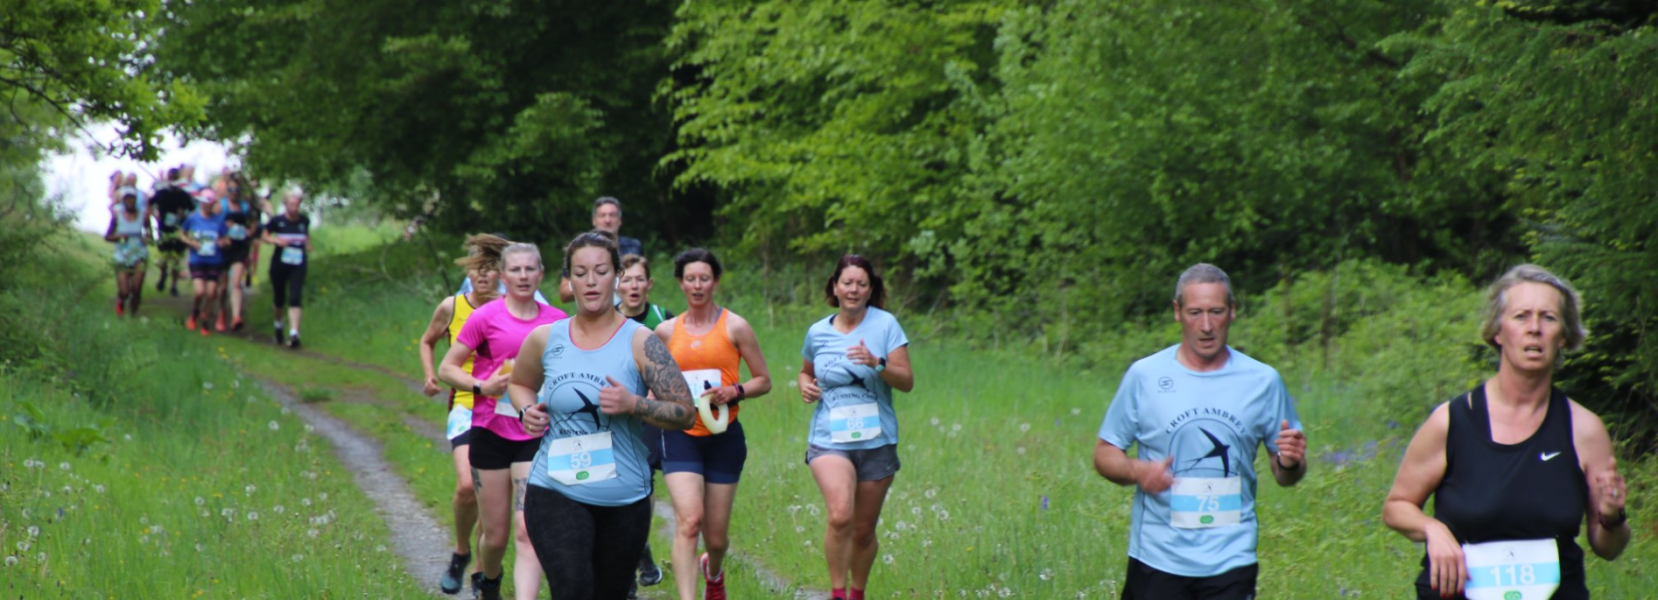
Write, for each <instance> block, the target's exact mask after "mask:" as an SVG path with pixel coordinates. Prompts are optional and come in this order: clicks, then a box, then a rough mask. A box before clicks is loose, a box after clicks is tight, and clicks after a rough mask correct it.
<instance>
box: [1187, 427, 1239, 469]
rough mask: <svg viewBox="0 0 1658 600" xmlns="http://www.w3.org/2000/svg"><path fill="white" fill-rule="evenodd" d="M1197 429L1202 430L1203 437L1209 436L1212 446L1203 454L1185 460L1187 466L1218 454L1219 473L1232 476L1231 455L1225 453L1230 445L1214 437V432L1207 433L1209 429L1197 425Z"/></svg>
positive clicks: (1229, 448)
mask: <svg viewBox="0 0 1658 600" xmlns="http://www.w3.org/2000/svg"><path fill="white" fill-rule="evenodd" d="M1197 430H1198V431H1201V432H1203V435H1204V437H1207V438H1209V443H1210V444H1212V445H1213V447H1212V448H1210V450H1209V453H1208V454H1205V455H1203V456H1200V457H1197V458H1194V459H1192V460H1190V461H1187V462H1186V466H1187V468H1190V467H1191V466H1192V465H1194V464H1197V463H1199V462H1202V461H1205V460H1209V459H1211V458H1215V457H1217V456H1218V457H1220V467H1221V473H1222V474H1223V476H1224V477H1231V476H1232V457H1231V456H1230V455H1229V454H1228V453H1227V451H1228V450H1231V449H1232V447H1231V446H1228V445H1226V444H1223V443H1221V441H1220V438H1218V437H1215V434H1213V433H1209V430H1207V429H1204V428H1202V427H1199V428H1198V429H1197Z"/></svg>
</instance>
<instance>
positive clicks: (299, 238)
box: [265, 192, 311, 349]
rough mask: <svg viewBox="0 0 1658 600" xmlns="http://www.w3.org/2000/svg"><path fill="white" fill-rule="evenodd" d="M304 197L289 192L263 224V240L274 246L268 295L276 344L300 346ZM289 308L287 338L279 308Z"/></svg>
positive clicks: (306, 246) (306, 237)
mask: <svg viewBox="0 0 1658 600" xmlns="http://www.w3.org/2000/svg"><path fill="white" fill-rule="evenodd" d="M303 199H304V197H303V196H302V195H300V193H299V192H288V195H287V196H286V197H284V198H283V199H282V207H283V208H284V209H285V212H283V213H282V214H281V215H277V216H276V217H272V218H271V220H270V222H269V223H266V224H265V243H267V244H270V245H271V246H273V247H274V250H273V251H272V252H271V267H270V277H271V292H272V293H271V298H272V299H273V300H274V301H275V303H276V308H275V309H274V310H272V311H271V315H272V316H273V317H274V318H275V319H276V343H277V345H281V344H282V343H283V342H284V341H286V342H287V344H288V347H289V348H294V349H298V348H299V316H300V312H301V310H300V303H301V301H302V300H303V299H304V296H305V267H306V264H307V263H309V262H310V256H311V217H310V216H308V215H306V214H305V213H303V212H300V209H299V204H300V201H301V200H303ZM284 307H286V308H287V309H288V337H287V339H286V340H284V339H283V336H282V309H283V308H284Z"/></svg>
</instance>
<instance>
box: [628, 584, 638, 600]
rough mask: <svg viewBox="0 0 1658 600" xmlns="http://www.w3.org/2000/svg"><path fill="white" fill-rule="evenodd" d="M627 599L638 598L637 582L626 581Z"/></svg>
mask: <svg viewBox="0 0 1658 600" xmlns="http://www.w3.org/2000/svg"><path fill="white" fill-rule="evenodd" d="M628 600H639V582H637V581H629V582H628Z"/></svg>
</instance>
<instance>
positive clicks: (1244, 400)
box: [1094, 264, 1307, 600]
mask: <svg viewBox="0 0 1658 600" xmlns="http://www.w3.org/2000/svg"><path fill="white" fill-rule="evenodd" d="M1234 309H1235V303H1234V301H1233V297H1232V284H1231V281H1230V279H1229V278H1228V277H1227V276H1226V273H1225V272H1224V271H1221V270H1220V268H1218V267H1215V266H1214V265H1209V264H1198V265H1194V266H1192V267H1191V268H1189V269H1187V270H1186V272H1184V273H1182V274H1181V275H1180V279H1179V281H1178V282H1177V283H1176V284H1175V293H1174V315H1175V321H1176V322H1178V323H1180V343H1179V344H1176V345H1174V346H1170V347H1169V348H1166V349H1164V350H1163V351H1161V352H1158V353H1156V354H1153V355H1151V356H1148V357H1146V358H1143V359H1141V360H1139V361H1137V362H1135V363H1134V364H1133V365H1132V366H1130V367H1129V368H1128V372H1127V373H1125V374H1124V375H1123V380H1122V383H1121V384H1120V385H1119V387H1118V388H1117V396H1116V397H1115V398H1113V399H1112V401H1111V407H1110V409H1108V410H1107V411H1106V413H1105V422H1104V423H1103V424H1102V425H1101V426H1100V433H1099V442H1098V443H1097V444H1096V445H1095V447H1094V469H1095V470H1097V471H1099V473H1100V475H1102V476H1104V477H1105V478H1106V479H1109V480H1111V482H1112V483H1116V484H1118V485H1133V486H1136V489H1135V491H1134V507H1133V512H1132V513H1131V516H1130V523H1131V526H1130V528H1129V531H1130V534H1129V538H1128V573H1127V575H1126V576H1125V577H1124V582H1123V594H1122V597H1123V598H1124V599H1125V600H1151V599H1156V600H1180V599H1191V600H1206V599H1215V600H1250V599H1252V598H1254V597H1255V582H1256V577H1257V574H1258V572H1259V568H1258V566H1257V564H1256V557H1255V545H1256V540H1257V537H1258V528H1259V525H1258V522H1257V521H1256V516H1255V482H1256V475H1255V466H1254V465H1255V455H1256V448H1257V447H1259V446H1261V445H1263V444H1264V445H1265V446H1266V447H1267V453H1268V454H1270V457H1269V458H1268V461H1269V462H1270V463H1271V465H1272V476H1273V478H1274V479H1275V480H1276V481H1277V482H1278V485H1280V486H1285V487H1288V486H1292V485H1295V483H1296V482H1298V481H1300V480H1301V478H1302V476H1304V475H1306V474H1307V463H1306V460H1305V459H1306V454H1307V438H1306V437H1305V436H1304V435H1302V433H1301V422H1300V419H1299V417H1297V416H1296V412H1295V403H1294V401H1293V400H1291V399H1290V396H1289V393H1288V392H1287V391H1285V389H1284V382H1283V379H1281V378H1280V377H1279V376H1278V371H1277V370H1275V369H1273V368H1272V367H1269V366H1267V365H1266V364H1263V363H1261V362H1260V361H1257V360H1255V359H1252V358H1250V357H1248V356H1245V355H1244V354H1243V353H1242V352H1238V351H1237V350H1234V349H1232V348H1230V347H1228V346H1227V345H1226V336H1227V330H1228V328H1229V327H1230V326H1231V324H1232V320H1233V319H1234V318H1235V317H1236V312H1235V310H1234ZM1135 444H1138V445H1139V453H1138V457H1137V458H1129V457H1128V455H1127V453H1126V450H1128V448H1129V446H1131V445H1135Z"/></svg>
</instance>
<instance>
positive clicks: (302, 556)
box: [294, 554, 305, 562]
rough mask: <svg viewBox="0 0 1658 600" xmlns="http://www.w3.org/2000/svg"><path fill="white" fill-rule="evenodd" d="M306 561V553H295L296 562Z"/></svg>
mask: <svg viewBox="0 0 1658 600" xmlns="http://www.w3.org/2000/svg"><path fill="white" fill-rule="evenodd" d="M304 561H305V555H304V554H295V555H294V562H304Z"/></svg>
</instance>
